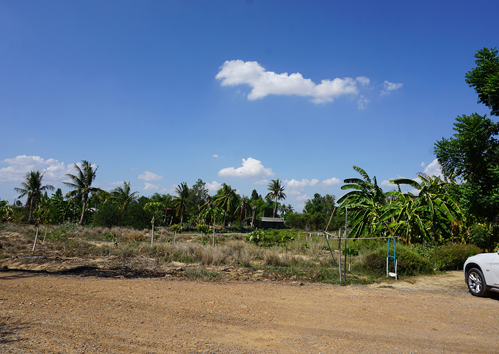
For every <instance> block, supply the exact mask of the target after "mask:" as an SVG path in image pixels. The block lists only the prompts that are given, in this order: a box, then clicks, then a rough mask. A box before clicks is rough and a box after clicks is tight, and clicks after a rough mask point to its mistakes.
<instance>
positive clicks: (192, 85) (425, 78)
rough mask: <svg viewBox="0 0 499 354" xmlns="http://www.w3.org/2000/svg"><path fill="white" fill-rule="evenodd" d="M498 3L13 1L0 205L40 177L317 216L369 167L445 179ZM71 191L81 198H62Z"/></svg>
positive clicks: (3, 41)
mask: <svg viewBox="0 0 499 354" xmlns="http://www.w3.org/2000/svg"><path fill="white" fill-rule="evenodd" d="M498 13H499V2H497V1H481V2H475V3H472V2H470V1H417V2H407V1H348V2H347V1H341V2H340V1H306V2H305V1H261V0H253V1H251V0H247V1H236V0H230V1H122V0H120V1H50V0H49V1H43V2H36V1H21V0H15V1H0V48H1V53H2V55H0V117H1V126H2V129H1V130H0V139H1V141H2V143H1V149H0V199H7V200H9V202H11V203H12V202H13V201H14V199H15V197H16V195H17V194H16V192H15V191H14V188H15V187H19V186H20V183H21V182H22V180H23V176H24V175H25V174H26V172H28V171H30V170H40V171H45V176H44V181H45V182H46V183H50V184H52V185H54V186H55V187H63V185H62V181H64V180H66V177H65V174H66V173H73V169H72V168H73V167H72V166H73V165H74V164H75V163H78V162H80V161H81V160H88V161H90V162H92V163H93V164H95V165H98V166H99V169H98V172H97V180H96V185H98V186H99V187H101V188H103V189H107V190H109V189H112V188H114V187H116V186H117V185H120V184H122V182H123V181H130V182H131V185H132V188H133V189H134V190H137V191H139V193H140V194H142V195H146V196H149V195H152V194H153V193H155V192H159V193H170V194H174V189H175V186H177V185H178V184H180V183H181V182H187V183H188V184H189V185H192V184H194V183H195V182H196V181H197V179H199V178H201V179H202V180H203V181H205V182H207V183H208V186H209V188H210V190H211V191H212V192H213V193H214V192H216V189H217V188H218V186H219V185H220V184H221V183H224V182H225V183H227V184H229V185H231V186H232V187H233V188H235V189H237V190H238V191H239V193H241V194H245V195H250V194H251V191H252V190H253V189H256V190H257V191H258V192H259V193H260V194H263V195H264V194H266V193H267V184H268V182H269V181H270V180H272V179H277V178H279V179H281V180H283V181H284V183H285V187H286V191H285V193H286V194H287V199H286V201H285V202H286V203H289V204H291V205H293V206H294V207H295V209H297V210H298V211H301V209H302V207H303V204H304V202H305V200H306V199H307V198H310V197H312V196H313V195H314V193H320V194H322V195H324V194H326V193H327V194H333V195H335V196H336V197H337V198H339V197H340V196H341V195H343V193H344V192H343V191H342V190H341V189H340V187H341V185H342V181H343V179H345V178H349V177H356V176H357V174H356V172H355V171H354V170H353V169H352V166H353V165H356V166H360V167H362V168H363V169H365V170H366V171H367V173H368V174H369V175H371V176H376V177H377V179H378V182H379V183H382V184H383V185H384V186H385V188H386V189H387V190H389V189H391V188H390V186H389V185H388V183H387V181H388V180H390V179H393V178H397V177H409V178H414V177H416V173H417V172H423V171H426V172H427V173H429V174H434V173H437V174H438V173H439V169H438V165H437V163H436V162H435V156H434V155H433V144H434V142H435V141H436V140H437V139H441V138H442V137H450V136H451V135H452V124H453V123H454V120H455V118H456V117H457V116H458V115H461V114H471V113H473V112H478V113H480V114H488V109H487V108H486V107H485V106H483V105H480V104H477V96H476V94H475V92H474V90H473V89H472V88H469V87H468V86H467V85H466V83H465V81H464V75H465V73H466V72H467V71H469V70H470V69H471V68H473V67H474V65H475V64H474V54H475V53H476V52H477V50H479V49H481V48H483V47H497V46H499V31H498V26H497V14H498ZM63 191H64V192H66V191H67V189H65V188H63Z"/></svg>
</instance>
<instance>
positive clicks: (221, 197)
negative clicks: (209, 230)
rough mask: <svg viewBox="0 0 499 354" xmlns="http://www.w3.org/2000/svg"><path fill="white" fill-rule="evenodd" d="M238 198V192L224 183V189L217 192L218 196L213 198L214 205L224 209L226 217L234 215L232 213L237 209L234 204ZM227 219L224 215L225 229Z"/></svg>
mask: <svg viewBox="0 0 499 354" xmlns="http://www.w3.org/2000/svg"><path fill="white" fill-rule="evenodd" d="M237 198H238V197H237V194H236V191H235V190H234V189H232V187H231V186H229V185H227V184H226V183H222V188H220V189H219V190H218V192H217V195H216V196H214V197H213V204H214V205H215V206H217V207H219V208H221V209H223V210H224V211H225V213H226V215H228V216H230V215H232V212H233V211H234V209H235V208H234V206H235V205H234V203H235V202H236V199H237ZM225 219H226V217H225V215H224V222H223V226H224V227H225Z"/></svg>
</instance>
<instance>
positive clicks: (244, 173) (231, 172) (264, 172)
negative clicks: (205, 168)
mask: <svg viewBox="0 0 499 354" xmlns="http://www.w3.org/2000/svg"><path fill="white" fill-rule="evenodd" d="M218 175H219V176H220V177H241V178H262V177H270V176H273V175H274V172H272V169H271V168H266V167H264V166H263V165H262V162H261V161H259V160H256V159H254V158H251V157H248V158H247V159H243V163H242V166H241V167H238V168H234V167H227V168H224V169H222V170H220V171H219V172H218Z"/></svg>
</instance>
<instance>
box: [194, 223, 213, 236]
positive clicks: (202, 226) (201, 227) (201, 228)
mask: <svg viewBox="0 0 499 354" xmlns="http://www.w3.org/2000/svg"><path fill="white" fill-rule="evenodd" d="M196 230H198V231H199V232H201V233H203V234H207V233H208V231H209V230H210V227H209V226H208V225H206V224H197V225H196Z"/></svg>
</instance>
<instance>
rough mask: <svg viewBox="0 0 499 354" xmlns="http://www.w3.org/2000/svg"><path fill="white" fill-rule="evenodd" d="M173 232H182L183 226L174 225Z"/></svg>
mask: <svg viewBox="0 0 499 354" xmlns="http://www.w3.org/2000/svg"><path fill="white" fill-rule="evenodd" d="M172 231H175V232H182V225H180V224H173V225H172Z"/></svg>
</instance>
